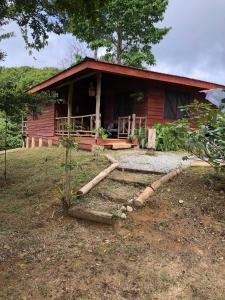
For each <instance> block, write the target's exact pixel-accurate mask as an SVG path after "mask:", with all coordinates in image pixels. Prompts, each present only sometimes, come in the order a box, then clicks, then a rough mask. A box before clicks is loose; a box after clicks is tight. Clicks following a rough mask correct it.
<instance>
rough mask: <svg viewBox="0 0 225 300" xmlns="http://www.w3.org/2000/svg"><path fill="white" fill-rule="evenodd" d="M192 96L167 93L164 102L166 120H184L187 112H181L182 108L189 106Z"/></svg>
mask: <svg viewBox="0 0 225 300" xmlns="http://www.w3.org/2000/svg"><path fill="white" fill-rule="evenodd" d="M189 103H190V96H189V94H186V93H181V92H174V91H166V95H165V102H164V118H166V119H171V120H176V119H180V118H183V117H184V115H185V112H183V111H181V110H180V108H179V107H180V106H184V105H188V104H189Z"/></svg>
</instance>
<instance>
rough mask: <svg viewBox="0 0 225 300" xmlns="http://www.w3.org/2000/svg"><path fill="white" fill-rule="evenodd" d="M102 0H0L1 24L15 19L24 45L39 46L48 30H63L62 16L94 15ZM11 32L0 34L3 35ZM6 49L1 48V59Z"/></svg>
mask: <svg viewBox="0 0 225 300" xmlns="http://www.w3.org/2000/svg"><path fill="white" fill-rule="evenodd" d="M103 2H104V3H106V2H107V1H102V0H91V1H86V0H76V1H65V0H53V1H45V0H29V1H26V0H1V1H0V26H1V27H2V26H3V25H6V24H7V23H8V22H9V21H14V22H16V23H17V25H18V26H19V27H20V29H21V32H22V36H23V38H24V41H25V44H26V47H27V48H28V49H36V50H40V49H41V48H43V47H45V46H46V45H47V44H48V38H49V33H50V32H54V33H56V34H61V33H63V25H64V22H65V16H67V15H69V14H71V15H76V16H77V15H87V16H88V17H89V18H90V19H92V20H93V22H94V19H95V14H96V13H95V12H96V11H97V10H98V9H99V8H100V7H101V6H102V5H103ZM10 36H12V33H5V34H3V35H0V42H1V40H2V39H3V38H8V37H10ZM4 56H5V53H4V52H3V51H0V60H1V59H3V58H4Z"/></svg>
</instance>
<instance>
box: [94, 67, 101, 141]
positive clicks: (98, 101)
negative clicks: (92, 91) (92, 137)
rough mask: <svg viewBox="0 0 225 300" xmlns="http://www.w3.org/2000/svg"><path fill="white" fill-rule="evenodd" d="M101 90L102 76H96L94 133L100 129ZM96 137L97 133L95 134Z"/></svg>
mask: <svg viewBox="0 0 225 300" xmlns="http://www.w3.org/2000/svg"><path fill="white" fill-rule="evenodd" d="M101 89H102V74H101V73H98V74H97V87H96V106H95V114H96V120H95V127H96V128H95V129H96V132H97V131H98V129H99V128H100V104H101ZM96 136H97V133H96Z"/></svg>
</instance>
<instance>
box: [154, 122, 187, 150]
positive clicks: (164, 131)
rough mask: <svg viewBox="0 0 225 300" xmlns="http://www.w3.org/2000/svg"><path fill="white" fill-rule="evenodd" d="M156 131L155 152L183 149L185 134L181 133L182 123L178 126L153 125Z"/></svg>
mask: <svg viewBox="0 0 225 300" xmlns="http://www.w3.org/2000/svg"><path fill="white" fill-rule="evenodd" d="M153 128H154V129H156V150H158V151H177V150H181V149H183V148H184V143H185V139H186V133H185V131H183V128H184V123H182V121H181V122H180V123H179V124H176V123H167V124H160V123H159V124H155V125H154V126H153Z"/></svg>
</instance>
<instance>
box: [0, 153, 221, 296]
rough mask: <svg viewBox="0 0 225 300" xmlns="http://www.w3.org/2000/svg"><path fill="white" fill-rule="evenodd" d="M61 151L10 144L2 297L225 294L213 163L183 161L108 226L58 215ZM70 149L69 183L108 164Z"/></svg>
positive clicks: (0, 246) (0, 202)
mask: <svg viewBox="0 0 225 300" xmlns="http://www.w3.org/2000/svg"><path fill="white" fill-rule="evenodd" d="M63 153H64V152H63V149H62V148H43V149H28V150H21V151H18V152H12V153H9V154H8V158H9V162H8V166H9V181H8V183H7V185H5V184H4V182H3V181H2V180H1V181H0V270H1V273H0V298H1V299H44V298H46V299H119V300H120V299H121V300H122V299H145V300H149V299H180V300H181V299H217V300H219V299H220V300H222V299H225V252H224V249H225V248H224V246H225V213H224V212H225V194H224V191H223V190H222V189H221V186H220V188H219V189H218V188H217V186H214V181H212V179H211V178H212V177H211V173H212V171H211V169H189V170H187V171H186V172H185V173H183V174H182V175H181V176H180V177H178V178H177V179H176V180H174V181H173V182H170V183H168V184H166V185H165V186H164V187H163V188H161V189H160V191H159V192H158V193H156V194H155V195H154V196H153V197H152V198H151V201H150V202H149V203H148V204H147V206H146V207H145V208H143V209H139V210H137V211H135V212H134V213H133V214H132V215H131V216H130V218H128V219H127V220H125V221H122V222H121V223H119V224H117V225H116V226H115V227H114V228H113V227H109V226H103V225H97V224H93V223H88V222H84V221H78V220H76V219H71V218H69V217H67V216H65V214H64V212H63V211H62V209H61V206H60V203H59V200H58V187H59V186H61V184H62V180H63V176H62V175H63V167H62V163H63ZM73 158H74V159H75V161H76V162H77V163H78V165H77V168H76V169H75V170H74V171H73V185H74V187H75V190H76V189H77V188H79V187H80V186H82V185H83V184H84V183H86V182H88V181H89V180H90V179H91V178H93V177H94V176H95V175H96V174H97V173H98V172H99V171H100V170H102V169H103V168H105V167H106V166H107V165H108V161H107V160H106V159H105V158H104V157H101V156H94V155H92V154H90V153H84V152H78V153H75V154H74V155H73ZM2 170H3V155H0V171H2ZM108 182H109V181H108ZM108 184H109V185H110V183H108ZM103 188H104V187H103ZM112 193H113V189H112ZM179 200H183V203H182V204H181V203H179Z"/></svg>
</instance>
